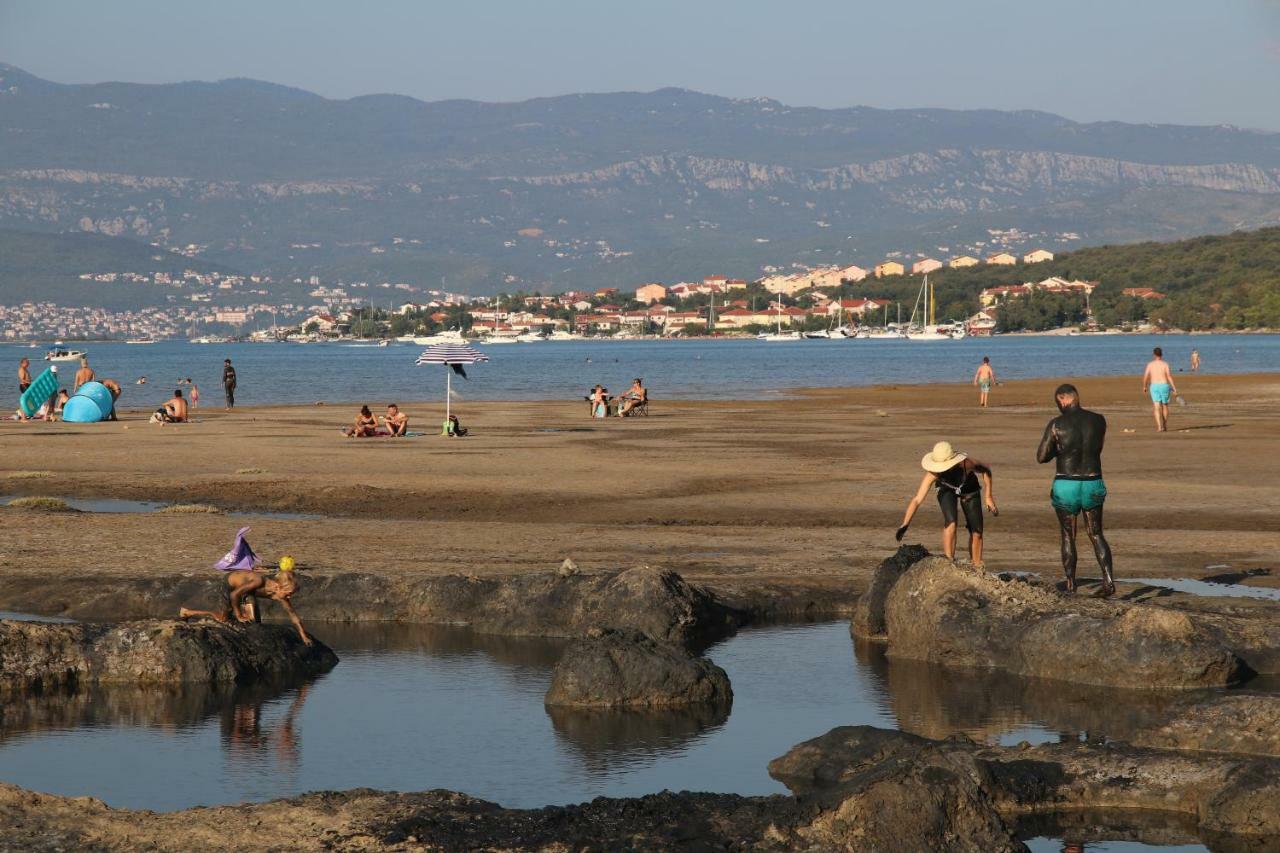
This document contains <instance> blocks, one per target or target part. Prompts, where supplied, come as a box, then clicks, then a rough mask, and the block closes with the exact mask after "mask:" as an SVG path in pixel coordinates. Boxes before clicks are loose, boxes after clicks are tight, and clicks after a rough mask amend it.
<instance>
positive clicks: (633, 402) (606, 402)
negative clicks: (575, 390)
mask: <svg viewBox="0 0 1280 853" xmlns="http://www.w3.org/2000/svg"><path fill="white" fill-rule="evenodd" d="M585 399H586V401H587V402H588V403H589V404H590V405H591V417H593V418H607V417H609V416H611V415H612V416H613V417H618V418H626V417H630V416H632V415H636V414H641V413H643V412H644V411H645V407H646V406H647V405H648V403H649V389H648V388H645V387H644V380H643V379H640V378H639V377H637V378H636V379H635V381H633V382H632V383H631V387H630V388H628V389H627V390H626V392H625V393H623V394H620V395H618V396H616V397H611V396H609V389H608V388H606V387H604V386H603V385H597V386H595V387H594V388H592V389H591V393H590V394H588V395H587V396H586V397H585Z"/></svg>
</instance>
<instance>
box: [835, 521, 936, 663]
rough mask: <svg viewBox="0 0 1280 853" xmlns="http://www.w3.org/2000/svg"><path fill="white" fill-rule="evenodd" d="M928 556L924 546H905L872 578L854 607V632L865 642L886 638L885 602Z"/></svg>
mask: <svg viewBox="0 0 1280 853" xmlns="http://www.w3.org/2000/svg"><path fill="white" fill-rule="evenodd" d="M928 556H929V549H927V548H925V547H924V546H923V545H902V546H899V548H898V551H897V553H895V554H894V555H893V556H892V557H890V558H889V559H887V560H885V561H884V562H883V563H881V564H880V567H879V568H878V569H876V573H875V574H874V575H872V577H871V586H869V587H867V591H866V592H865V593H863V594H862V596H861V597H860V598H859V599H858V603H857V604H855V605H854V608H853V632H854V635H855V636H857V637H860V638H862V639H871V640H883V639H884V638H885V631H886V628H885V624H884V602H885V599H887V598H888V597H889V590H891V589H893V585H894V584H895V583H897V582H898V578H899V577H901V576H902V574H903V573H904V572H906V571H907V569H909V568H911V567H912V566H914V565H915V564H916V563H918V562H920V561H921V560H923V559H924V558H925V557H928Z"/></svg>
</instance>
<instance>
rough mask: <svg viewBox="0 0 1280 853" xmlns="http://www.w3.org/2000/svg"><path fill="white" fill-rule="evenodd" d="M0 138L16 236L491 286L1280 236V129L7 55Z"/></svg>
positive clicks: (235, 262)
mask: <svg viewBox="0 0 1280 853" xmlns="http://www.w3.org/2000/svg"><path fill="white" fill-rule="evenodd" d="M0 140H2V144H0V226H7V227H17V228H25V229H38V230H48V231H66V230H72V229H79V230H86V231H94V232H98V233H106V234H112V235H125V236H133V237H135V238H139V239H146V240H160V241H163V242H164V243H165V244H167V245H185V244H188V243H197V244H201V245H205V246H207V247H208V249H207V251H206V253H205V256H206V257H208V258H210V259H212V260H214V261H215V262H221V263H226V264H229V265H232V266H234V267H236V268H239V269H245V270H255V271H257V270H261V271H267V272H271V273H273V274H275V275H276V276H277V277H284V276H293V275H308V274H311V273H315V274H318V275H320V276H321V277H322V278H324V279H326V280H332V279H333V278H334V277H335V274H339V273H340V274H341V275H343V276H345V277H348V278H356V279H360V278H368V279H374V280H380V279H383V278H390V279H392V280H403V281H407V282H409V283H413V284H419V285H432V286H439V285H440V284H441V281H442V279H443V280H444V283H445V285H446V286H447V287H448V288H449V289H452V290H469V291H471V292H475V293H481V292H494V291H497V290H500V289H514V288H524V289H527V290H534V289H539V290H557V289H564V288H568V287H574V286H583V285H589V286H602V285H614V286H628V285H634V284H635V283H636V282H638V281H645V280H662V281H677V280H681V279H684V278H694V277H698V276H701V275H703V274H707V273H711V272H720V273H725V274H729V275H734V276H739V277H744V278H753V277H756V276H757V275H758V274H759V273H760V271H761V268H762V267H764V266H766V265H776V266H780V267H786V266H788V265H789V264H791V263H793V262H799V263H806V264H821V263H825V262H837V263H855V262H856V263H859V264H861V265H863V266H868V265H870V264H873V263H875V262H876V261H877V260H879V259H880V258H881V256H883V255H884V254H885V253H889V252H895V251H900V252H903V253H906V255H907V256H908V258H907V259H908V260H909V259H910V256H914V255H945V254H948V253H955V254H958V253H965V252H967V253H971V254H978V253H982V252H985V251H988V250H991V249H992V248H993V247H994V246H996V245H999V246H1000V247H1004V246H1008V247H1009V248H1012V249H1014V250H1026V249H1029V248H1032V247H1034V246H1044V247H1045V248H1050V249H1054V250H1060V249H1064V248H1077V247H1078V246H1079V245H1081V244H1101V243H1109V242H1127V241H1136V240H1149V239H1172V238H1176V237H1182V236H1189V235H1193V234H1202V233H1211V232H1224V231H1231V230H1234V229H1238V228H1252V227H1259V226H1264V225H1271V224H1280V134H1269V133H1259V132H1253V131H1244V130H1239V129H1237V128H1231V127H1178V126H1169V125H1131V124H1124V123H1121V122H1102V123H1094V124H1079V123H1075V122H1071V121H1068V120H1066V119H1063V118H1061V117H1058V116H1054V115H1049V114H1046V113H1039V112H1025V111H1024V112H996V111H968V112H961V111H948V110H923V109H917V110H878V109H870V108H865V107H857V108H851V109H842V110H821V109H813V108H796V107H789V106H787V105H784V104H781V103H778V102H776V101H771V100H768V99H749V100H731V99H726V98H720V97H715V96H711V95H703V94H699V93H696V92H689V91H685V90H680V89H664V90H660V91H657V92H649V93H614V94H596V95H569V96H564V97H556V98H540V99H535V100H530V101H525V102H521V103H511V104H485V103H476V102H470V101H444V102H438V103H423V102H421V101H417V100H414V99H412V98H404V97H396V96H390V95H371V96H366V97H360V98H352V99H350V100H344V101H336V100H329V99H326V98H322V97H320V96H317V95H314V94H311V93H308V92H303V91H300V90H296V89H289V88H285V87H281V86H275V85H272V84H269V83H261V82H257V81H251V80H226V81H222V82H218V83H183V84H175V85H164V86H144V85H135V84H123V83H104V84H96V85H75V86H67V85H60V84H55V83H50V82H48V81H44V80H41V79H39V78H36V77H33V76H31V75H29V74H26V73H25V72H23V71H21V70H20V69H16V68H13V67H12V66H5V65H0ZM1013 228H1016V229H1020V232H1021V233H1020V234H1013V235H1007V236H1006V237H1005V238H999V236H998V235H997V236H993V235H992V233H991V232H992V231H1004V230H1006V229H1013ZM1002 239H1003V242H1001V240H1002Z"/></svg>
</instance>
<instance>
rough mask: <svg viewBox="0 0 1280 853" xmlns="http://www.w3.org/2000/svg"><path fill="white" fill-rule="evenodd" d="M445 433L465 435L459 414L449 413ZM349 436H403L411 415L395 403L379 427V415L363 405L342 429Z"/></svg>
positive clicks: (406, 432) (465, 431)
mask: <svg viewBox="0 0 1280 853" xmlns="http://www.w3.org/2000/svg"><path fill="white" fill-rule="evenodd" d="M442 432H443V434H444V435H449V436H464V435H466V434H467V430H466V429H465V428H464V427H463V426H462V424H461V423H459V421H458V416H457V415H449V417H447V418H446V419H445V422H444V429H443V430H442ZM342 433H343V435H345V436H347V437H348V438H375V437H383V438H403V437H404V436H406V435H408V434H409V416H408V415H407V414H405V413H404V412H402V411H400V407H399V406H397V405H396V404H395V403H392V404H390V405H389V406H387V413H386V414H385V415H383V416H382V428H381V429H379V427H378V416H377V415H375V414H374V413H373V412H372V411H370V409H369V407H368V406H361V407H360V411H359V413H358V414H357V415H356V419H355V422H354V423H352V424H351V426H349V427H347V428H346V429H344V430H343V431H342Z"/></svg>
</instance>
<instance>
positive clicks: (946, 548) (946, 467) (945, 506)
mask: <svg viewBox="0 0 1280 853" xmlns="http://www.w3.org/2000/svg"><path fill="white" fill-rule="evenodd" d="M920 467H921V468H923V469H924V478H923V479H922V480H921V481H920V488H919V489H917V490H916V496H915V497H913V498H912V499H911V503H909V504H907V513H906V515H904V516H903V517H902V526H901V527H899V528H898V532H897V536H896V538H897V540H898V541H899V542H901V541H902V537H903V536H905V535H906V533H907V528H908V527H910V526H911V519H912V518H914V517H915V514H916V510H918V509H919V508H920V505H921V504H923V503H924V499H925V498H926V497H928V495H929V489H932V488H936V489H937V490H938V506H940V507H942V552H943V553H944V554H946V556H947V559H948V560H954V559H955V558H956V524H957V522H958V521H959V513H958V510H962V511H963V512H964V523H965V526H966V527H967V528H969V559H970V560H972V561H973V564H974V565H976V566H981V565H982V504H983V503H984V501H983V500H982V498H983V495H984V494H985V496H986V500H985V503H986V505H987V509H989V510H991V514H992V515H999V514H1000V511H999V510H998V509H996V499H995V493H994V491H993V489H992V481H991V466H990V465H986V464H984V463H982V462H979V461H978V460H977V459H973V458H971V457H970V456H969V454H967V453H961V452H960V451H958V450H956V449H954V448H953V447H952V446H951V442H949V441H939V442H938V443H937V444H935V445H934V446H933V450H931V451H929V452H928V453H926V454H925V455H924V458H923V459H921V460H920ZM979 478H981V481H979Z"/></svg>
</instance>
